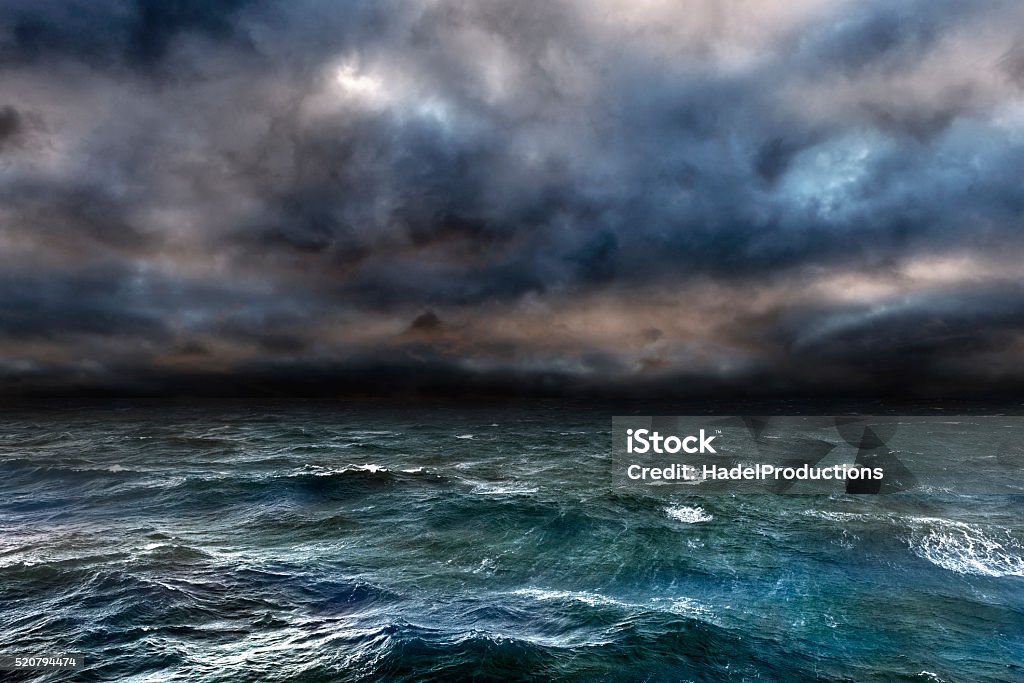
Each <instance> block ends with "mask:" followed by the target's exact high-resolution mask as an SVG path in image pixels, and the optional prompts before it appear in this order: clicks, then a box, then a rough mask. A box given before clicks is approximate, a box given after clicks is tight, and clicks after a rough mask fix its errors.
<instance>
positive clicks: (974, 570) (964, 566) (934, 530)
mask: <svg viewBox="0 0 1024 683" xmlns="http://www.w3.org/2000/svg"><path fill="white" fill-rule="evenodd" d="M911 521H912V524H911V528H912V531H911V533H910V536H909V537H908V538H907V543H908V544H909V545H910V549H911V551H912V552H913V553H914V554H915V555H917V556H918V557H920V558H923V559H925V560H928V561H929V562H931V563H932V564H934V565H935V566H937V567H941V568H942V569H948V570H949V571H952V572H956V573H957V574H973V575H976V576H994V577H1001V576H1024V546H1022V545H1021V543H1020V542H1019V541H1018V540H1017V539H1015V538H1013V536H1011V535H1010V532H1009V530H1007V529H1003V530H1002V531H1003V533H1002V534H998V533H993V532H991V531H990V532H986V530H984V529H982V528H980V527H978V526H975V525H971V524H966V523H964V522H954V521H951V520H946V519H937V518H933V517H914V518H912V519H911Z"/></svg>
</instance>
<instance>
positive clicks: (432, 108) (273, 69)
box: [0, 0, 1024, 395]
mask: <svg viewBox="0 0 1024 683" xmlns="http://www.w3.org/2000/svg"><path fill="white" fill-rule="evenodd" d="M1021 26H1024V6H1021V4H1020V3H1019V2H1009V1H1008V2H1002V1H998V0H992V1H986V2H979V3H963V2H952V1H947V0H938V1H936V0H930V1H928V2H923V1H920V0H917V1H907V2H899V3H893V2H850V1H841V0H800V1H796V2H788V3H764V2H759V1H756V0H730V1H728V2H722V1H721V0H707V1H703V2H701V1H693V2H686V3H679V2H668V1H659V0H644V1H640V2H634V3H619V2H611V1H610V0H607V1H606V0H560V1H558V2H551V1H550V0H545V1H543V2H542V1H540V0H523V1H522V2H498V1H496V0H480V1H478V2H456V1H454V0H414V1H408V0H403V1H397V0H396V1H395V2H389V1H385V2H380V1H375V2H361V1H358V0H354V1H352V2H345V3H336V2H325V1H313V0H293V1H291V2H270V1H268V0H232V1H231V2H219V3H208V2H199V1H197V0H176V1H174V2H161V3H153V2H146V1H145V0H136V1H129V0H94V1H92V2H78V1H73V0H67V1H64V2H53V3H38V2H28V1H22V0H13V1H12V2H7V3H4V6H3V7H2V8H0V310H2V311H3V313H2V315H0V388H2V390H3V391H5V392H34V391H47V392H53V391H56V392H61V391H79V390H84V389H88V388H107V389H110V390H114V391H118V390H124V391H143V392H150V391H152V392H161V391H218V392H220V391H226V392H243V393H244V392H250V391H252V392H260V391H264V390H272V391H282V392H299V393H303V392H307V391H315V392H317V393H333V392H338V393H345V392H348V391H375V390H382V389H383V390H385V391H389V392H390V391H395V392H404V391H409V390H415V389H418V388H421V387H423V386H429V387H431V388H437V387H445V388H459V387H462V388H464V389H466V390H467V391H470V392H473V391H483V390H485V389H486V390H495V391H528V392H535V391H555V392H560V391H566V392H599V391H631V392H639V393H643V392H656V391H657V392H663V391H672V392H677V391H678V392H683V391H684V388H687V387H688V388H689V389H688V390H689V391H695V392H709V391H721V392H723V393H734V392H740V393H743V392H748V391H767V392H773V393H807V392H825V393H849V392H867V393H872V392H874V393H877V392H886V393H899V394H904V393H905V394H937V395H949V394H954V393H985V392H987V391H990V390H993V389H994V388H1000V389H1006V388H1012V387H1015V386H1017V385H1018V384H1019V382H1020V380H1021V379H1024V377H1022V375H1024V373H1022V371H1021V369H1020V368H1021V363H1020V359H1021V353H1022V351H1024V291H1022V275H1024V264H1022V259H1021V258H1020V256H1021V255H1022V254H1024V232H1022V230H1021V222H1022V217H1024V188H1022V187H1021V180H1020V179H1021V178H1022V177H1024V32H1022V30H1021V28H1020V27H1021Z"/></svg>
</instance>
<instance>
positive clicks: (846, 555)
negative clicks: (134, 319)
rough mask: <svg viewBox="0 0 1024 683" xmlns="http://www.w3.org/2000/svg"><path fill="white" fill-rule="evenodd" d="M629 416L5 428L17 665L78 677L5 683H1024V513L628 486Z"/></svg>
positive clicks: (117, 415) (258, 407) (0, 515)
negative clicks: (45, 661)
mask: <svg viewBox="0 0 1024 683" xmlns="http://www.w3.org/2000/svg"><path fill="white" fill-rule="evenodd" d="M790 408H791V407H790ZM779 410H781V411H783V412H789V413H792V412H793V410H791V409H790V410H787V407H786V406H782V407H780V408H779ZM716 412H719V413H720V412H721V411H720V410H716ZM868 412H870V407H869V408H868ZM733 414H735V413H733ZM611 416H612V413H611V412H608V411H606V410H603V409H601V408H599V407H597V408H595V407H592V406H589V407H588V406H585V405H577V404H566V403H558V402H545V401H538V402H534V403H531V404H515V405H508V404H501V405H498V404H495V405H486V404H485V405H477V406H472V407H467V406H464V405H435V406H427V405H420V406H411V407H402V406H383V405H376V404H372V403H369V404H368V403H323V402H308V403H304V402H288V403H284V402H282V403H262V404H253V403H244V402H241V403H212V402H205V403H204V402H195V403H182V402H153V403H145V402H111V403H106V404H102V405H87V406H82V405H62V406H47V407H44V408H40V407H38V406H37V407H18V406H14V407H8V408H7V409H6V410H4V411H3V412H2V422H0V606H2V610H0V634H2V638H0V654H4V655H18V656H30V655H37V656H42V655H49V654H60V653H81V654H82V655H83V658H84V664H83V666H82V667H81V668H80V669H78V670H76V671H34V672H30V671H4V672H0V675H2V676H3V678H4V680H12V681H19V680H39V681H57V680H83V681H93V680H103V681H179V680H180V681H382V680H383V681H431V680H451V681H460V680H479V681H488V680H538V681H548V680H567V681H618V680H623V681H785V682H787V683H790V682H799V681H857V682H861V681H908V682H921V683H939V682H940V681H947V682H954V681H967V682H971V683H995V682H1011V681H1022V680H1024V497H1021V496H1012V495H997V496H991V495H990V496H983V495H972V496H967V495H959V494H955V493H944V492H941V491H940V492H936V491H908V492H905V493H901V494H898V495H891V496H851V495H832V496H802V495H777V496H743V495H714V496H711V495H698V494H696V493H689V492H688V490H685V491H684V490H679V491H676V490H673V491H671V492H668V493H665V492H658V493H657V495H655V494H654V493H645V492H644V491H636V490H627V489H623V488H620V487H617V486H615V485H614V484H613V482H612V479H611V477H610V475H609V467H610V463H609V460H610V457H611V456H610V454H609V444H610V439H611ZM951 457H955V454H954V455H953V456H951Z"/></svg>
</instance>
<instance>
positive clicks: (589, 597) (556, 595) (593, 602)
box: [512, 588, 635, 607]
mask: <svg viewBox="0 0 1024 683" xmlns="http://www.w3.org/2000/svg"><path fill="white" fill-rule="evenodd" d="M512 595H520V596H523V597H527V598H533V599H534V600H544V601H559V602H582V603H583V604H585V605H590V606H591V607H595V606H597V605H614V606H616V607H635V605H631V604H629V603H628V602H622V601H621V600H616V599H615V598H609V597H608V596H606V595H601V594H600V593H591V592H589V591H556V590H545V589H543V588H520V589H519V590H514V591H512Z"/></svg>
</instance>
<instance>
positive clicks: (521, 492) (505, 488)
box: [473, 482, 539, 496]
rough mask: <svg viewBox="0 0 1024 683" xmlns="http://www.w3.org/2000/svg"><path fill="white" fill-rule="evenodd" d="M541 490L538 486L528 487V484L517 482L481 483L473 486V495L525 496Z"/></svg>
mask: <svg viewBox="0 0 1024 683" xmlns="http://www.w3.org/2000/svg"><path fill="white" fill-rule="evenodd" d="M538 490H539V489H538V488H537V487H536V486H527V485H526V484H518V483H515V482H501V483H494V484H488V483H484V482H480V483H478V484H476V485H475V486H473V493H476V494H479V495H481V496H525V495H529V494H531V493H537V491H538Z"/></svg>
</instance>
